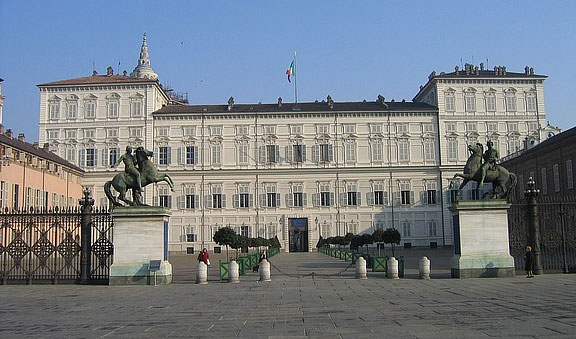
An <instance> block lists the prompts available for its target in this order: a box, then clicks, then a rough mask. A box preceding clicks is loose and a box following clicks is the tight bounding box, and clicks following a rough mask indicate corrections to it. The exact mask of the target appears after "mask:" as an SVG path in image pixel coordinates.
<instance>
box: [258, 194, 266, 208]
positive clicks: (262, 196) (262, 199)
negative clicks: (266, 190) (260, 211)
mask: <svg viewBox="0 0 576 339" xmlns="http://www.w3.org/2000/svg"><path fill="white" fill-rule="evenodd" d="M260 207H268V206H267V204H266V194H260Z"/></svg>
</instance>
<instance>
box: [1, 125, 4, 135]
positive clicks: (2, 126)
mask: <svg viewBox="0 0 576 339" xmlns="http://www.w3.org/2000/svg"><path fill="white" fill-rule="evenodd" d="M0 134H4V125H2V124H0Z"/></svg>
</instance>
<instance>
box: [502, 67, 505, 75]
mask: <svg viewBox="0 0 576 339" xmlns="http://www.w3.org/2000/svg"><path fill="white" fill-rule="evenodd" d="M502 75H506V66H502Z"/></svg>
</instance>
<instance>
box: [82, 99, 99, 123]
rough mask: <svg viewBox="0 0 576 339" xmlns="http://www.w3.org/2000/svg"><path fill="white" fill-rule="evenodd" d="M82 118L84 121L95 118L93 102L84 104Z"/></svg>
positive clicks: (94, 104)
mask: <svg viewBox="0 0 576 339" xmlns="http://www.w3.org/2000/svg"><path fill="white" fill-rule="evenodd" d="M84 117H85V118H86V119H94V118H95V117H96V103H95V102H94V101H87V102H85V103H84Z"/></svg>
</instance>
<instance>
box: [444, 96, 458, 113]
mask: <svg viewBox="0 0 576 339" xmlns="http://www.w3.org/2000/svg"><path fill="white" fill-rule="evenodd" d="M444 99H445V101H446V112H454V111H455V110H456V104H455V97H454V93H446V96H445V97H444Z"/></svg>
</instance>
